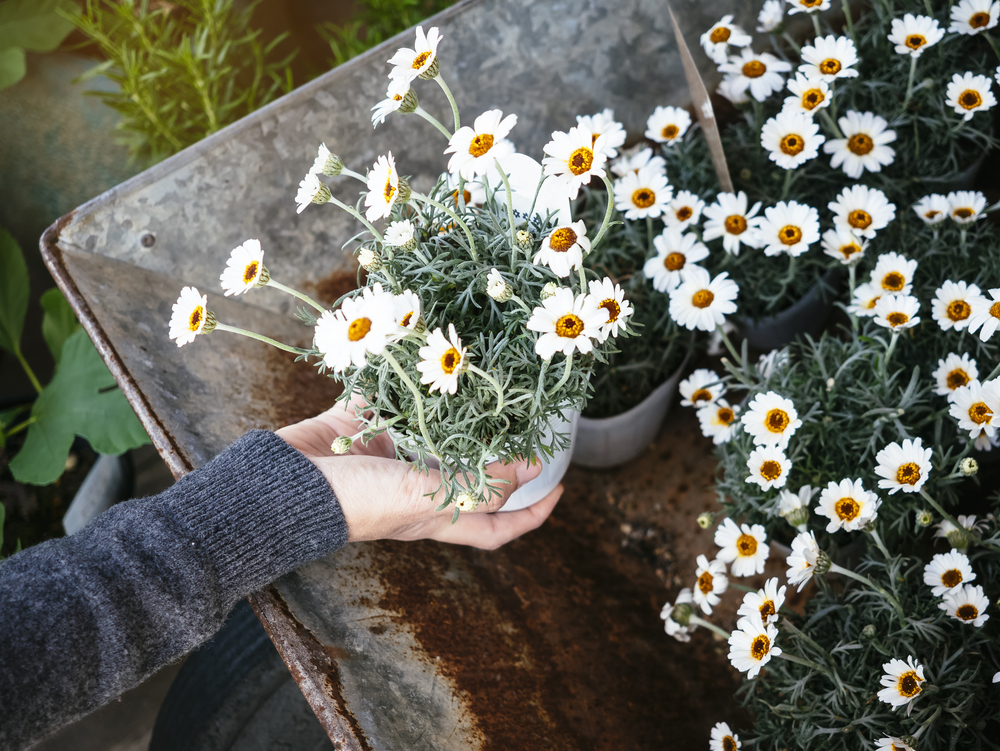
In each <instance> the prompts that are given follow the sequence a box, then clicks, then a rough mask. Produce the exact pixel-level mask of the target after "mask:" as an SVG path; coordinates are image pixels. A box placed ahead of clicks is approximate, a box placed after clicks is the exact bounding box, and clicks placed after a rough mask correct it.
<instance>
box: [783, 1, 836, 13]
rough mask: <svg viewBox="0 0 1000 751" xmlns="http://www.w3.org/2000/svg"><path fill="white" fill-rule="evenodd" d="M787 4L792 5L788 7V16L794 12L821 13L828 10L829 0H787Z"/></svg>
mask: <svg viewBox="0 0 1000 751" xmlns="http://www.w3.org/2000/svg"><path fill="white" fill-rule="evenodd" d="M788 4H789V5H790V6H792V7H791V8H789V9H788V15H790V16H793V15H795V14H796V13H822V12H823V11H825V10H830V0H788Z"/></svg>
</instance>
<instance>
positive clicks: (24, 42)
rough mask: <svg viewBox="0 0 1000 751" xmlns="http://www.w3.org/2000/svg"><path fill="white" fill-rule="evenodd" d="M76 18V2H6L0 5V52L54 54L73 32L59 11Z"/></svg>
mask: <svg viewBox="0 0 1000 751" xmlns="http://www.w3.org/2000/svg"><path fill="white" fill-rule="evenodd" d="M59 9H61V10H62V11H63V12H64V13H68V14H71V15H74V16H75V15H77V14H78V13H79V12H80V8H79V6H77V4H76V3H74V2H73V0H3V2H0V50H2V49H7V48H9V47H23V48H25V49H29V50H34V51H35V52H51V51H52V50H54V49H55V48H56V47H58V46H59V43H60V42H61V41H62V40H63V39H65V38H66V37H67V35H69V33H70V32H71V31H72V30H73V22H72V21H70V20H69V19H67V18H64V17H63V16H61V15H60V14H59V12H58V10H59Z"/></svg>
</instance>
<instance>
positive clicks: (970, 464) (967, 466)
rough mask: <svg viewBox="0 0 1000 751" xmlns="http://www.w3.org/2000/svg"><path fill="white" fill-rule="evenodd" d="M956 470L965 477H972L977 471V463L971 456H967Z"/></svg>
mask: <svg viewBox="0 0 1000 751" xmlns="http://www.w3.org/2000/svg"><path fill="white" fill-rule="evenodd" d="M958 468H959V471H960V472H961V473H962V474H963V475H965V476H966V477H972V476H973V475H974V474H976V472H978V471H979V462H977V461H976V460H975V459H973V458H972V457H971V456H967V457H965V458H964V459H963V460H962V462H961V464H959V465H958Z"/></svg>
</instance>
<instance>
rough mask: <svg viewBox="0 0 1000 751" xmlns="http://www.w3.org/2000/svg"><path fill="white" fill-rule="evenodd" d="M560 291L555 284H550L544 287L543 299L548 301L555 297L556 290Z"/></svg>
mask: <svg viewBox="0 0 1000 751" xmlns="http://www.w3.org/2000/svg"><path fill="white" fill-rule="evenodd" d="M557 289H559V287H558V286H556V283H555V282H548V283H547V284H546V285H545V286H544V287H542V299H543V300H548V299H549V298H550V297H555V295H556V290H557Z"/></svg>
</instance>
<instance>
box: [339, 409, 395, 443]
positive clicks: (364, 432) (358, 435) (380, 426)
mask: <svg viewBox="0 0 1000 751" xmlns="http://www.w3.org/2000/svg"><path fill="white" fill-rule="evenodd" d="M402 419H403V415H396V416H395V417H393V418H392V419H390V420H386V421H385V422H382V423H379V424H378V425H369V426H368V427H367V428H365V429H364V430H359V431H358V432H357V433H355V434H354V435H352V436H351V440H352V441H357V440H358V439H360V438H364V437H365V436H366V435H368V434H370V433H372V431H375V430H383V429H385V428H389V427H392V426H393V425H395V424H396V423H397V422H399V421H400V420H402ZM371 437H372V438H374V437H375V436H374V435H372V436H371Z"/></svg>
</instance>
